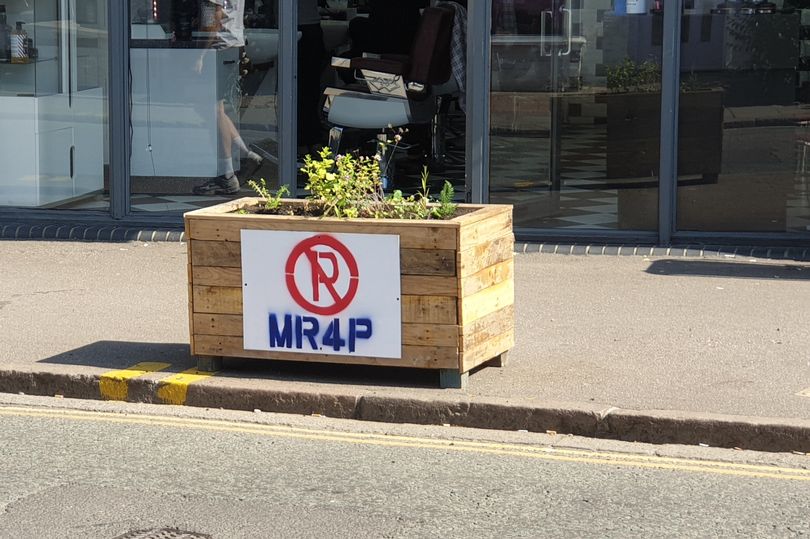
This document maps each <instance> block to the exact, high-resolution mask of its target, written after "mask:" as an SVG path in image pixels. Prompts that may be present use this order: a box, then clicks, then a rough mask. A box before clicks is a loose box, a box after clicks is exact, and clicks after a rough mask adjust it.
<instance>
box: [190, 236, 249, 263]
mask: <svg viewBox="0 0 810 539" xmlns="http://www.w3.org/2000/svg"><path fill="white" fill-rule="evenodd" d="M189 245H190V246H191V263H192V265H193V266H194V267H197V266H220V267H226V268H238V267H241V265H242V248H241V247H242V246H241V244H239V243H232V242H227V241H199V240H197V241H191V242H189Z"/></svg>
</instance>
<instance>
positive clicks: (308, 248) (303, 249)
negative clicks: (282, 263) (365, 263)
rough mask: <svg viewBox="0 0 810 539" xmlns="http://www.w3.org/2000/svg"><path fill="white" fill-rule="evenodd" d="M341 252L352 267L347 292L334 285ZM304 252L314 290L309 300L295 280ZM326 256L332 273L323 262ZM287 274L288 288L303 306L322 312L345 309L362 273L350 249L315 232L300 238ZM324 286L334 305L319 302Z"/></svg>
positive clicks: (338, 269)
mask: <svg viewBox="0 0 810 539" xmlns="http://www.w3.org/2000/svg"><path fill="white" fill-rule="evenodd" d="M316 247H328V248H329V249H331V250H332V251H334V252H329V251H318V250H316V249H315V248H316ZM338 255H339V256H340V258H342V259H343V262H344V263H345V265H346V267H348V269H349V286H348V289H347V290H346V291H345V293H344V294H342V295H341V294H340V292H338V290H337V289H336V287H335V283H337V281H338V279H339V277H340V271H341V270H340V267H341V265H340V262H339V261H338ZM301 256H305V257H306V260H307V261H308V262H309V267H310V270H311V275H312V290H311V294H309V296H310V297H311V298H312V301H310V300H308V299H307V298H306V297H305V296H304V294H303V293H302V292H301V289H300V288H299V286H298V282H296V280H295V267H296V265H297V264H298V260H299V259H300V258H301ZM323 260H328V261H329V265H330V266H331V267H330V268H329V269H331V272H330V273H327V271H326V269H325V268H324V266H323V265H322V264H321V262H322V261H323ZM284 271H285V273H286V276H287V289H288V290H289V291H290V295H291V296H292V298H293V299H294V300H295V302H296V303H297V304H298V305H300V306H301V307H302V308H304V309H306V310H307V311H309V312H311V313H314V314H322V315H335V314H337V313H339V312H340V311H342V310H343V309H345V308H346V307H348V306H349V304H351V302H352V300H353V299H354V296H355V294H357V285H358V283H359V275H358V272H357V261H356V260H355V259H354V255H352V253H351V251H349V249H348V248H347V247H346V246H345V245H343V244H342V243H341V242H339V241H338V240H337V239H336V238H334V237H332V236H326V235H318V236H313V237H311V238H307V239H305V240H304V241H302V242H300V243H299V244H298V245H296V246H295V247H293V250H292V252H291V253H290V256H289V258H287V266H286V268H285V270H284ZM321 286H323V287H325V288H326V292H327V293H328V294H329V296H331V298H332V301H333V303H332V304H331V305H319V304H318V303H319V302H320V299H321Z"/></svg>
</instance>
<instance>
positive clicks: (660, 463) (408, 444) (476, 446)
mask: <svg viewBox="0 0 810 539" xmlns="http://www.w3.org/2000/svg"><path fill="white" fill-rule="evenodd" d="M3 416H6V417H31V418H42V419H58V420H71V421H85V422H97V423H112V424H126V425H145V426H151V427H165V428H173V429H188V430H201V431H214V432H225V433H238V434H246V435H252V436H269V437H276V438H292V439H298V440H308V441H319V442H333V443H341V444H354V445H367V446H380V447H400V448H408V449H424V450H432V451H443V452H462V453H474V454H486V455H497V456H505V457H514V458H529V459H539V460H543V461H552V462H568V463H579V464H592V465H601V466H616V467H629V468H645V469H655V470H669V471H680V472H692V473H703V474H714V475H726V476H736V477H745V478H762V479H777V480H789V481H810V470H806V469H801V468H784V467H779V466H763V465H756V464H738V463H733V462H722V461H712V460H697V459H686V458H675V457H657V456H648V455H632V454H624V453H613V452H601V451H588V450H580V449H558V448H553V447H546V446H533V445H521V444H501V443H491V442H475V441H466V440H447V439H433V438H419V437H412V436H392V435H384V434H369V433H351V432H340V431H329V430H317V429H305V428H299V427H291V426H284V425H262V424H254V423H241V422H230V421H220V420H209V419H193V418H178V417H164V416H149V415H137V416H133V415H122V414H120V413H112V412H94V411H78V410H67V409H31V408H21V407H14V406H0V417H3Z"/></svg>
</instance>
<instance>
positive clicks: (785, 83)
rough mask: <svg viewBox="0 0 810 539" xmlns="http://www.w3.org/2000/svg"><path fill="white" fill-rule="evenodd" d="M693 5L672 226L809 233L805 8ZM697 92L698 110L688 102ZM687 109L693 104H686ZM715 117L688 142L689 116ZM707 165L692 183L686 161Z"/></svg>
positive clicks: (809, 75) (808, 16)
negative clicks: (702, 139)
mask: <svg viewBox="0 0 810 539" xmlns="http://www.w3.org/2000/svg"><path fill="white" fill-rule="evenodd" d="M801 4H802V3H801V2H791V1H783V0H777V1H775V2H756V3H753V2H749V3H742V2H722V3H715V2H696V3H695V5H694V7H693V9H688V10H686V12H685V14H684V21H685V24H687V25H688V26H689V27H690V28H691V29H692V31H693V34H694V35H695V36H696V38H695V39H693V40H690V41H689V42H688V43H686V44H684V45H683V46H682V50H681V79H682V85H681V108H680V120H679V124H680V130H681V133H680V135H679V144H680V146H679V160H678V163H679V171H680V174H679V182H678V216H677V227H678V229H679V230H683V231H712V232H714V231H717V232H766V233H774V232H776V233H782V232H790V233H803V234H807V233H808V232H810V205H808V196H807V180H806V150H805V147H806V141H807V134H808V133H807V125H808V121H810V99H809V98H810V92H809V91H808V88H810V71H809V70H810V65H808V63H807V61H806V58H807V56H806V55H807V54H808V46H807V45H808V42H807V41H806V40H805V38H806V37H810V35H808V31H807V28H808V25H810V9H807V8H810V5H808V6H806V7H802V5H801ZM697 90H699V91H702V92H703V95H704V97H703V100H702V101H701V102H700V105H699V106H701V107H702V111H700V110H697V109H695V108H694V106H690V102H691V100H692V95H694V93H695V92H696V91H697ZM695 106H697V105H695ZM698 114H703V115H704V116H705V115H709V116H711V117H712V118H716V120H713V121H716V122H717V124H718V125H717V126H712V130H713V132H715V133H716V135H715V136H714V137H713V139H712V142H711V144H710V145H708V146H703V147H701V148H693V147H692V146H693V145H692V141H691V140H690V138H689V135H688V131H686V130H688V129H689V126H690V125H693V124H694V123H695V122H696V121H697V115H698ZM696 164H698V165H705V166H707V167H709V168H712V169H714V168H717V169H718V174H717V175H716V176H715V177H714V178H713V179H714V181H712V182H696V181H695V179H694V177H692V176H691V175H690V172H691V170H690V167H694V166H695V165H696Z"/></svg>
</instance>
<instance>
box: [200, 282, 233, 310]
mask: <svg viewBox="0 0 810 539" xmlns="http://www.w3.org/2000/svg"><path fill="white" fill-rule="evenodd" d="M192 297H193V298H194V312H195V313H218V314H242V289H241V288H231V287H223V286H195V287H194V289H193V295H192Z"/></svg>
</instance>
